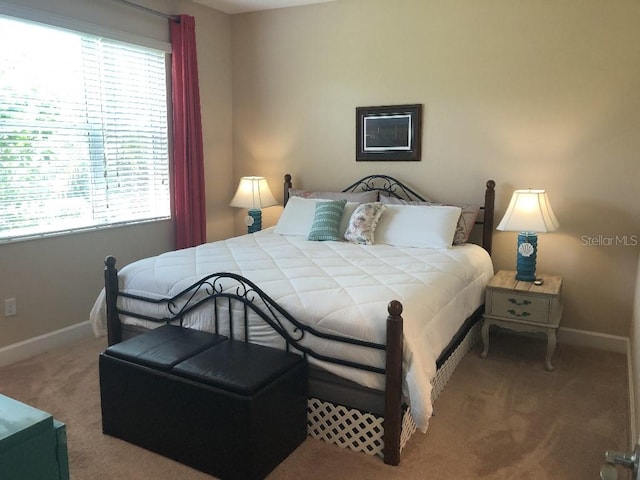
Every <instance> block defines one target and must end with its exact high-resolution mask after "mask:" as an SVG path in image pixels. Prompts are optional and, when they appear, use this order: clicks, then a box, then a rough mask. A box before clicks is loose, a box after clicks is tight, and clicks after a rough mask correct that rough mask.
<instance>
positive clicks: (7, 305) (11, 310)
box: [4, 298, 18, 317]
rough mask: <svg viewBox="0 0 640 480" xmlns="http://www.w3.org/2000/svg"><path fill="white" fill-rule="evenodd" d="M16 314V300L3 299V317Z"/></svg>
mask: <svg viewBox="0 0 640 480" xmlns="http://www.w3.org/2000/svg"><path fill="white" fill-rule="evenodd" d="M17 313H18V306H17V305H16V299H15V298H5V299H4V316H5V317H13V316H14V315H15V314H17Z"/></svg>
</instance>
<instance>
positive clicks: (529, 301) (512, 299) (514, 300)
mask: <svg viewBox="0 0 640 480" xmlns="http://www.w3.org/2000/svg"><path fill="white" fill-rule="evenodd" d="M509 303H513V304H514V305H531V300H523V301H522V302H518V300H517V299H515V298H510V299H509Z"/></svg>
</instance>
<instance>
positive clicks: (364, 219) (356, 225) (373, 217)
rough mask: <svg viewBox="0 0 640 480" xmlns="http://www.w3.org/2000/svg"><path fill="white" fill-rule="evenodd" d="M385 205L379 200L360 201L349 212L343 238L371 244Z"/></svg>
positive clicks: (353, 241) (362, 243)
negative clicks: (350, 212)
mask: <svg viewBox="0 0 640 480" xmlns="http://www.w3.org/2000/svg"><path fill="white" fill-rule="evenodd" d="M384 209H385V206H384V205H383V204H382V203H380V202H371V203H362V204H360V205H358V207H357V208H356V209H355V210H354V212H353V213H352V214H351V218H350V219H349V226H348V227H347V231H346V232H345V234H344V239H345V240H347V241H349V242H352V243H358V244H361V245H373V243H374V236H373V234H374V232H375V230H376V226H377V225H378V220H380V215H382V212H383V211H384Z"/></svg>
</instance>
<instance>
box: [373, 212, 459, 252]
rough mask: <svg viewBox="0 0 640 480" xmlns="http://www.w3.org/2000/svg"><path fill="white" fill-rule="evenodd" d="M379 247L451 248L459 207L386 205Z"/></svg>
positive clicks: (379, 225)
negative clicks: (384, 244)
mask: <svg viewBox="0 0 640 480" xmlns="http://www.w3.org/2000/svg"><path fill="white" fill-rule="evenodd" d="M386 207H387V208H386V210H385V211H384V213H383V214H382V216H381V217H380V221H379V222H378V226H377V228H376V243H386V244H387V245H395V246H398V247H431V248H451V244H452V243H453V236H454V234H455V232H456V226H457V224H458V218H459V217H460V211H461V210H460V207H451V206H428V207H427V206H418V205H386Z"/></svg>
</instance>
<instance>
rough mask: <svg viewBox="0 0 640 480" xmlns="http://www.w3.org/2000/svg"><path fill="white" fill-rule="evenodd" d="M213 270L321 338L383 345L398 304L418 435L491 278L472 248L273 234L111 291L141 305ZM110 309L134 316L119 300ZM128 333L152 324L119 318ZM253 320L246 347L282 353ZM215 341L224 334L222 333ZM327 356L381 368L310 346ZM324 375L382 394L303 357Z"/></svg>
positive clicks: (357, 375)
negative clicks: (440, 362) (443, 370)
mask: <svg viewBox="0 0 640 480" xmlns="http://www.w3.org/2000/svg"><path fill="white" fill-rule="evenodd" d="M216 272H234V273H238V274H240V275H242V276H244V277H246V278H248V279H250V280H251V281H253V282H254V283H256V284H257V285H259V286H260V288H261V289H262V290H264V291H265V292H266V293H267V294H268V295H269V296H270V297H271V298H273V299H274V300H275V301H277V302H278V303H279V304H280V305H281V306H282V307H283V308H285V309H286V310H287V311H288V312H289V313H290V314H292V315H293V316H294V317H295V318H297V319H298V320H300V321H302V322H304V323H306V324H309V325H311V326H313V327H314V328H316V329H317V330H320V331H322V332H326V333H334V334H338V335H344V336H349V337H353V338H360V339H363V340H367V341H371V342H375V343H385V336H386V318H387V305H388V303H389V301H391V300H399V301H400V302H402V304H403V306H404V311H403V315H402V316H403V319H404V346H403V348H404V351H403V355H404V359H403V395H404V397H405V401H406V402H407V404H408V405H409V408H410V409H411V414H412V416H413V419H414V421H415V422H416V425H417V426H418V428H419V429H420V430H422V431H425V430H426V428H427V426H428V422H429V418H430V417H431V415H432V406H431V381H432V380H433V378H434V377H435V374H436V360H437V358H438V356H439V355H440V352H441V351H442V350H443V349H444V348H445V347H446V346H447V344H448V343H449V341H450V340H451V338H452V337H453V336H454V334H455V333H456V332H457V331H458V329H459V328H460V327H461V325H462V324H463V322H464V320H465V319H466V318H467V317H468V316H470V315H471V314H472V313H473V312H474V311H475V310H476V309H477V308H478V307H479V306H480V305H481V304H482V303H483V302H484V290H485V286H486V284H487V283H488V282H489V280H490V279H491V278H492V276H493V266H492V262H491V258H490V257H489V255H488V254H487V252H486V251H485V250H484V249H482V248H481V247H479V246H477V245H474V244H465V245H460V246H454V247H452V248H448V249H433V248H410V247H397V246H391V245H383V244H378V245H357V244H353V243H347V242H333V241H327V242H313V241H308V240H306V239H305V238H304V237H300V236H285V235H279V234H276V233H274V229H273V228H269V229H265V230H262V231H260V232H257V233H254V234H251V235H243V236H240V237H234V238H231V239H228V240H223V241H218V242H212V243H207V244H204V245H200V246H197V247H193V248H188V249H183V250H177V251H173V252H168V253H165V254H162V255H158V256H156V257H150V258H146V259H143V260H140V261H137V262H134V263H132V264H129V265H127V266H125V267H123V268H122V269H121V270H120V272H119V289H120V291H121V292H126V293H130V294H135V295H141V296H145V297H149V298H167V297H171V296H173V295H175V294H177V293H179V292H181V291H182V290H184V289H186V288H187V287H189V286H190V285H192V284H193V283H195V282H196V281H198V280H199V279H201V278H203V277H205V276H207V275H210V274H212V273H216ZM118 305H119V307H120V308H124V309H136V310H134V311H138V310H137V309H140V308H142V307H141V306H140V303H139V302H135V301H132V300H130V299H127V298H123V297H120V298H119V304H118ZM144 309H145V310H144V311H140V312H138V313H144V314H147V315H151V316H157V317H160V318H162V317H163V316H165V315H167V312H166V309H165V308H164V307H162V306H158V305H151V304H147V305H145V306H144ZM120 318H121V321H122V322H123V323H125V324H129V325H138V326H144V327H148V328H153V327H155V326H157V324H153V323H152V322H148V321H145V320H140V319H137V318H133V317H126V316H123V315H121V316H120ZM91 322H92V325H93V327H94V331H95V332H96V334H105V333H106V308H105V302H104V292H102V293H101V294H100V295H99V297H98V299H97V300H96V302H95V305H94V307H93V309H92V311H91ZM261 322H262V321H261V320H260V319H257V318H256V319H253V320H252V323H255V326H253V327H251V328H252V330H255V333H253V332H252V337H251V341H253V342H256V343H262V344H265V345H273V346H281V344H282V340H281V338H280V337H279V336H278V335H277V334H276V333H275V332H273V331H272V330H271V328H270V327H268V326H267V325H265V324H263V323H261ZM184 326H187V327H190V328H196V329H201V330H207V331H213V315H212V314H211V312H208V311H207V310H206V309H204V310H200V311H198V312H194V314H192V315H191V316H189V317H188V318H187V319H185V321H184ZM221 333H223V334H224V333H225V332H224V331H222V332H221ZM309 342H310V344H309V345H308V346H310V347H311V348H313V349H314V350H315V351H317V352H319V353H323V354H326V355H329V356H333V357H338V358H344V359H347V360H353V361H357V362H360V363H365V364H368V365H375V366H380V367H384V353H383V352H380V351H372V350H371V349H362V348H357V347H351V346H349V347H346V346H345V345H344V344H335V343H323V342H322V341H321V340H320V339H310V340H309ZM309 362H310V363H312V364H315V365H317V366H319V367H321V368H323V369H326V370H327V371H329V372H331V373H333V374H335V375H338V376H341V377H343V378H346V379H348V380H351V381H354V382H356V383H358V384H360V385H363V386H365V387H369V388H375V389H379V390H382V389H383V388H384V379H383V377H382V376H381V375H379V374H376V373H372V372H366V371H361V370H356V369H353V368H349V367H344V366H340V365H335V364H330V363H327V362H322V361H319V360H316V359H313V358H309Z"/></svg>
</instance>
